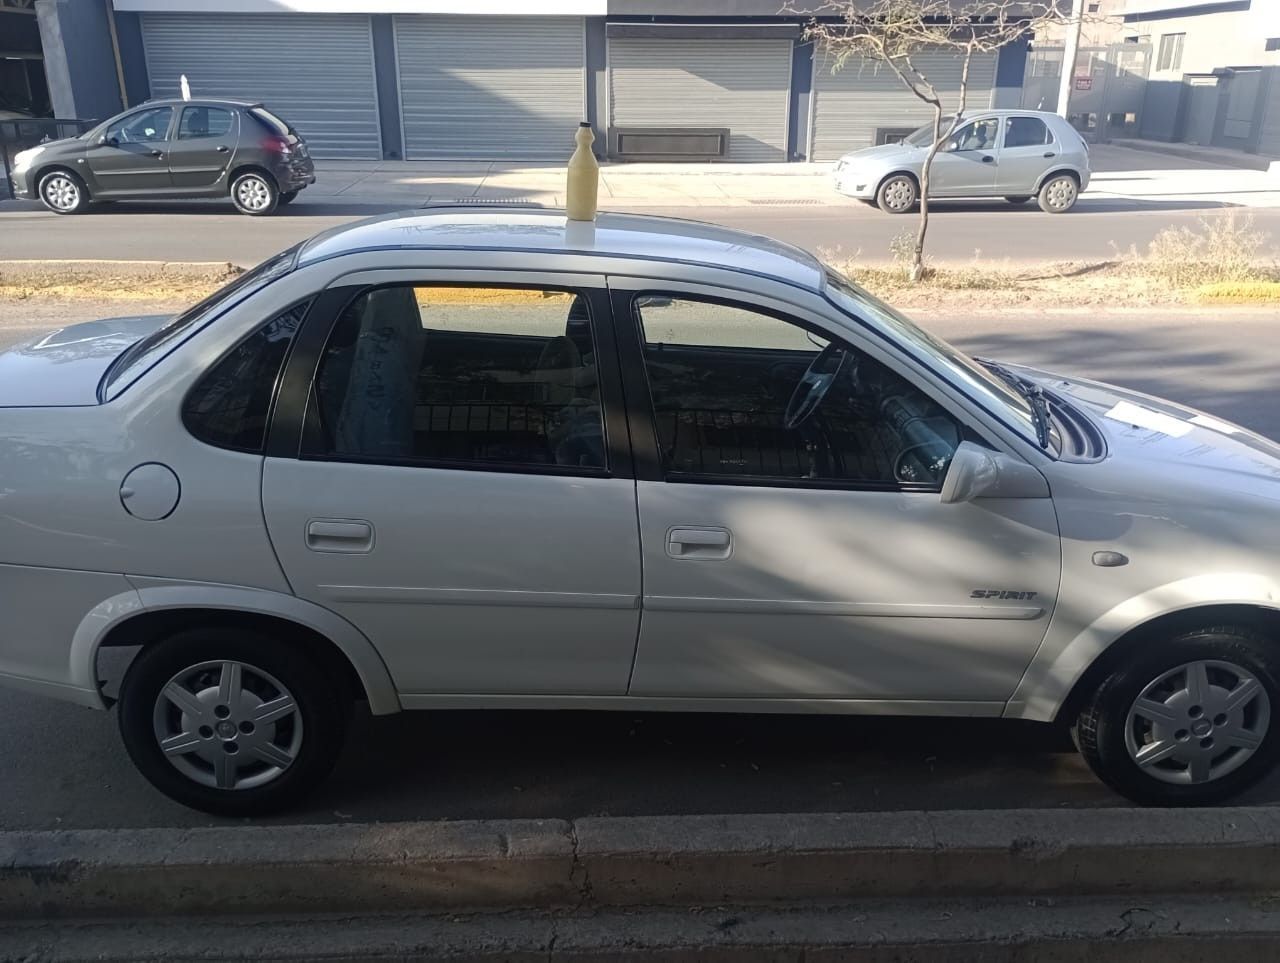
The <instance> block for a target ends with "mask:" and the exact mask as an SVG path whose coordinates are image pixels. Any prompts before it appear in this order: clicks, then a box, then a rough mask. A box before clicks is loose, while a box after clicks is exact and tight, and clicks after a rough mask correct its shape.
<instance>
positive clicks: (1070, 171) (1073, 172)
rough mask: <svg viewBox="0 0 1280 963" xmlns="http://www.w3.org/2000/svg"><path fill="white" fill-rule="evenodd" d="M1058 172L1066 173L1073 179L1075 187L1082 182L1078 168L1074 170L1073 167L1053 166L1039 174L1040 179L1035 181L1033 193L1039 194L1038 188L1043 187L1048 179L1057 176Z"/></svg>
mask: <svg viewBox="0 0 1280 963" xmlns="http://www.w3.org/2000/svg"><path fill="white" fill-rule="evenodd" d="M1059 174H1066V175H1067V176H1068V177H1070V178H1071V179H1072V180H1074V181H1075V182H1076V187H1077V188H1079V187H1080V185H1081V183H1083V175H1081V173H1080V172H1079V171H1078V170H1076V169H1075V168H1074V167H1054V168H1052V169H1051V170H1050V171H1049V172H1048V173H1046V174H1042V175H1041V176H1040V179H1039V180H1038V181H1036V190H1035V193H1036V194H1039V193H1040V189H1041V188H1043V187H1044V185H1045V184H1047V183H1048V182H1049V181H1050V179H1052V178H1054V177H1057V176H1058V175H1059Z"/></svg>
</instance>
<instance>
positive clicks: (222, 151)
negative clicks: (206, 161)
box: [214, 144, 231, 154]
mask: <svg viewBox="0 0 1280 963" xmlns="http://www.w3.org/2000/svg"><path fill="white" fill-rule="evenodd" d="M214 150H216V151H217V152H218V153H219V154H225V153H227V152H228V151H229V150H231V148H230V147H228V146H227V145H226V144H219V145H218V146H217V147H215V148H214Z"/></svg>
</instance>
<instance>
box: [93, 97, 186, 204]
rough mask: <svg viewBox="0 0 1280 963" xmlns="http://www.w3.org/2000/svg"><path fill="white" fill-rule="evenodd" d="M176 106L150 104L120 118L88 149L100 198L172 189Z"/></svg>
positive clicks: (97, 194)
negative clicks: (171, 154)
mask: <svg viewBox="0 0 1280 963" xmlns="http://www.w3.org/2000/svg"><path fill="white" fill-rule="evenodd" d="M173 115H174V109H173V108H172V107H147V108H145V109H143V110H138V111H134V112H133V113H132V114H127V115H125V116H124V117H122V118H120V119H119V120H118V121H116V122H115V123H114V124H112V125H111V126H110V127H108V128H107V129H106V131H105V132H104V134H103V136H102V138H101V139H100V141H99V142H98V143H96V144H90V145H89V146H88V147H87V148H86V149H85V163H86V164H88V166H89V171H90V173H91V174H92V175H93V180H94V182H95V185H96V187H95V188H94V189H93V193H94V195H95V196H98V197H110V196H113V195H118V194H145V193H146V192H147V191H158V192H164V191H167V190H169V189H170V187H171V185H172V181H171V179H170V177H169V143H170V141H169V131H170V128H171V127H172V125H173Z"/></svg>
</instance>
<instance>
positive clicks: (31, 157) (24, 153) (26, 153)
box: [13, 147, 44, 174]
mask: <svg viewBox="0 0 1280 963" xmlns="http://www.w3.org/2000/svg"><path fill="white" fill-rule="evenodd" d="M42 153H44V148H43V147H31V148H28V149H27V150H20V151H18V153H16V154H14V155H13V172H14V173H15V174H21V173H22V172H23V171H25V170H27V169H28V168H29V167H30V166H31V165H32V164H34V163H35V160H36V158H37V157H39V156H40V155H41V154H42Z"/></svg>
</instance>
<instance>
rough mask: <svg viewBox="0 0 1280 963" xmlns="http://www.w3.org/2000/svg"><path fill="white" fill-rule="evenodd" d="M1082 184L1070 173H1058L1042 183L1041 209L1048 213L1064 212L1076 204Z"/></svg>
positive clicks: (1039, 197)
mask: <svg viewBox="0 0 1280 963" xmlns="http://www.w3.org/2000/svg"><path fill="white" fill-rule="evenodd" d="M1079 197H1080V185H1079V184H1077V183H1076V179H1075V178H1074V177H1072V176H1071V175H1070V174H1057V175H1055V176H1053V177H1050V178H1049V179H1048V180H1047V181H1045V182H1044V183H1043V184H1042V185H1040V193H1039V195H1038V198H1037V199H1038V200H1039V202H1040V210H1042V211H1044V212H1045V213H1047V214H1063V213H1066V212H1067V211H1069V210H1071V208H1073V207H1075V206H1076V201H1077V200H1078V199H1079Z"/></svg>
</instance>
